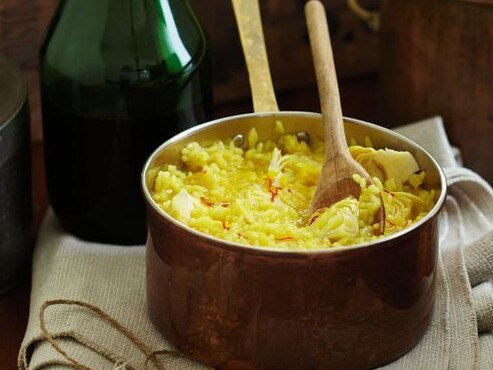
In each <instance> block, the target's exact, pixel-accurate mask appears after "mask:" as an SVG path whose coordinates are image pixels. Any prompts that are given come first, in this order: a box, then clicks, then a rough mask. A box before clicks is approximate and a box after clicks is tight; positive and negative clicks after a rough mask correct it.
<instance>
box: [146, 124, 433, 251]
mask: <svg viewBox="0 0 493 370" xmlns="http://www.w3.org/2000/svg"><path fill="white" fill-rule="evenodd" d="M276 130H277V131H278V132H282V131H283V127H282V125H278V126H276ZM352 144H354V145H351V146H350V150H351V153H352V154H353V157H355V158H356V160H358V161H359V162H360V163H361V164H362V165H363V166H364V167H365V168H367V170H368V171H369V173H370V175H372V176H375V177H373V184H371V185H367V184H366V183H365V181H364V180H363V179H362V178H360V177H358V176H354V180H355V181H357V182H358V183H359V184H360V186H361V188H362V192H361V196H360V197H359V199H355V198H354V197H348V198H346V199H344V200H341V201H340V202H337V203H335V204H333V205H332V206H330V207H328V208H326V209H322V210H319V211H318V212H316V213H315V214H313V215H310V214H308V208H309V206H310V202H311V200H312V198H313V195H314V193H315V189H316V186H317V184H318V181H319V176H320V170H321V165H322V160H323V152H324V146H323V143H322V142H321V141H317V140H312V142H311V143H310V145H308V144H307V143H306V142H303V141H298V139H297V137H296V136H295V135H291V134H283V135H281V136H280V138H279V140H278V141H277V142H274V141H270V140H266V141H260V140H259V138H258V135H257V132H256V131H255V129H252V130H251V131H250V132H249V134H248V136H247V144H246V146H247V148H246V149H243V148H239V147H237V146H236V145H235V144H234V143H233V141H230V142H221V141H218V142H215V143H213V144H212V145H209V146H207V147H203V146H201V145H200V144H198V143H196V142H193V143H190V144H188V145H187V146H186V147H184V148H183V149H182V151H181V162H182V164H181V166H180V168H178V167H176V166H174V165H169V164H168V165H160V166H158V167H155V168H152V169H151V175H152V176H154V182H153V185H152V189H151V195H152V198H153V199H154V201H155V202H156V204H157V205H158V206H159V207H160V208H161V209H163V210H164V211H165V212H167V213H168V214H169V215H171V216H172V217H174V218H175V219H177V220H178V221H180V222H182V223H184V224H186V225H188V226H189V227H191V228H193V229H195V230H198V231H200V232H202V233H205V234H209V235H212V236H215V237H218V238H221V239H224V240H228V241H232V242H236V243H241V244H246V245H254V246H265V247H269V248H276V249H281V250H299V249H303V250H316V249H327V248H330V247H334V246H345V245H351V244H355V243H362V242H368V241H371V240H373V239H376V238H379V237H383V236H387V235H390V234H392V233H395V232H396V231H399V230H402V229H403V228H406V227H408V226H409V225H411V224H413V223H415V222H416V221H418V220H419V219H421V218H422V217H423V216H425V215H426V214H427V213H428V212H429V211H430V210H431V208H432V207H433V205H434V204H435V199H436V196H437V193H438V192H437V191H436V190H433V189H424V188H423V187H422V183H423V180H424V177H425V173H424V172H422V171H419V170H418V171H415V172H414V170H413V169H412V170H411V171H413V172H412V173H409V175H407V174H406V175H405V176H404V178H398V179H396V178H386V176H385V174H384V173H382V171H381V170H382V168H381V166H379V165H375V161H374V160H373V159H372V158H373V157H374V156H375V155H376V153H377V151H376V150H375V149H372V148H371V147H369V146H371V142H370V141H369V139H367V140H366V143H365V144H366V145H367V146H368V147H363V146H359V145H356V144H355V143H352ZM395 153H397V152H395ZM380 154H381V153H380ZM397 154H398V153H397ZM412 160H414V159H412ZM396 173H397V172H396ZM396 177H398V176H397V175H396ZM379 194H381V196H382V198H383V200H384V205H385V213H386V224H385V232H384V234H383V235H380V236H378V235H376V234H377V230H378V224H375V215H376V213H377V212H378V211H379V207H380V204H381V202H380V197H379Z"/></svg>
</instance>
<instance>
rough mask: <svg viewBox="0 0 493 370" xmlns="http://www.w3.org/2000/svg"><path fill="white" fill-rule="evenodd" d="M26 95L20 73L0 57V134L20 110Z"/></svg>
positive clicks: (24, 83)
mask: <svg viewBox="0 0 493 370" xmlns="http://www.w3.org/2000/svg"><path fill="white" fill-rule="evenodd" d="M26 94H27V90H26V82H25V80H24V77H23V76H22V73H21V72H20V71H19V70H18V69H17V68H15V67H14V66H13V65H12V64H10V63H9V62H7V59H5V57H3V56H2V55H0V132H1V130H2V129H3V128H4V126H5V125H7V123H8V122H10V121H12V119H13V118H14V117H15V116H16V115H17V113H18V112H19V110H20V109H21V108H22V106H23V104H24V102H25V100H26Z"/></svg>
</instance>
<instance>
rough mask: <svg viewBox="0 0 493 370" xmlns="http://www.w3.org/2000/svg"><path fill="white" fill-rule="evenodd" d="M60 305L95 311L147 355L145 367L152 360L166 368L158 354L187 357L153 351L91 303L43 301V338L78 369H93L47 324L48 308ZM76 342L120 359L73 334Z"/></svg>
mask: <svg viewBox="0 0 493 370" xmlns="http://www.w3.org/2000/svg"><path fill="white" fill-rule="evenodd" d="M60 305H67V306H79V307H83V308H86V309H88V310H90V311H92V312H93V313H95V314H96V315H97V316H99V317H100V318H101V319H103V320H104V321H106V322H107V323H108V324H110V326H112V327H113V328H114V329H116V330H118V331H119V332H120V333H122V334H123V335H124V336H125V337H126V338H127V339H129V340H130V341H131V342H132V343H133V344H134V345H135V347H137V348H138V349H139V350H140V351H141V352H142V353H143V354H144V355H145V356H146V360H145V363H144V368H147V366H148V365H149V362H152V364H153V365H154V366H155V367H156V368H157V369H158V370H165V368H164V367H163V365H162V364H161V363H160V362H159V361H158V358H157V357H158V355H168V356H173V357H177V358H185V356H184V355H182V354H181V353H179V352H176V351H171V350H159V351H153V350H151V349H150V348H149V347H148V346H147V345H146V344H145V343H144V342H142V341H141V340H140V339H139V338H138V337H137V336H136V335H135V334H133V333H132V332H131V331H130V330H129V329H127V328H126V327H125V326H123V325H122V324H120V323H119V322H118V321H117V320H116V319H114V318H113V317H111V316H110V315H109V314H107V313H106V312H104V311H103V310H101V309H100V308H99V307H96V306H94V305H92V304H90V303H86V302H82V301H77V300H71V299H56V300H50V301H46V302H45V303H43V305H42V306H41V308H40V309H39V323H40V329H41V333H42V337H43V339H45V340H46V341H48V342H49V343H50V344H51V346H52V347H53V348H54V349H55V350H56V351H57V352H58V353H59V354H60V355H62V356H63V357H64V358H65V359H66V360H67V361H69V362H70V364H71V365H72V366H73V367H74V368H76V369H78V370H91V368H89V367H87V366H86V365H84V364H82V363H80V362H79V361H77V360H76V359H75V358H73V357H72V356H70V355H69V354H68V353H67V352H66V351H65V350H64V349H63V348H62V347H61V346H60V344H59V343H58V341H57V339H56V338H55V337H54V336H53V335H52V334H50V332H49V330H48V329H47V326H46V319H45V316H46V309H47V308H48V307H50V306H60ZM71 337H72V338H73V339H74V340H75V341H76V342H78V343H80V344H81V345H82V346H84V347H86V348H88V349H90V350H92V351H94V352H95V353H97V354H99V355H100V356H102V357H104V358H106V359H108V360H109V361H111V362H112V363H117V362H118V361H117V360H116V359H115V358H114V356H112V354H111V353H108V352H107V351H105V350H103V349H101V348H96V346H94V345H91V344H89V343H86V342H83V341H81V339H80V338H77V336H71ZM126 365H127V369H129V370H130V369H132V368H131V367H128V366H129V365H128V364H126Z"/></svg>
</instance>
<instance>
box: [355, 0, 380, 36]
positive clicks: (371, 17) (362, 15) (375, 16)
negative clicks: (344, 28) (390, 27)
mask: <svg viewBox="0 0 493 370" xmlns="http://www.w3.org/2000/svg"><path fill="white" fill-rule="evenodd" d="M347 5H348V7H349V9H350V10H351V11H352V12H353V13H354V14H355V15H356V16H357V17H358V18H359V19H361V20H362V21H363V22H365V23H366V25H367V26H368V28H369V29H370V30H372V31H373V32H377V31H378V30H379V28H380V13H379V12H374V11H370V10H367V9H365V8H363V7H362V6H361V5H360V3H359V2H358V0H347Z"/></svg>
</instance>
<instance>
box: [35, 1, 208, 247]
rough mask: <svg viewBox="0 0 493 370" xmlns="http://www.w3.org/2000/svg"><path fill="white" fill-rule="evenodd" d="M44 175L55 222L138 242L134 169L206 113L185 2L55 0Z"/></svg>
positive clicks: (197, 44)
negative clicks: (56, 3)
mask: <svg viewBox="0 0 493 370" xmlns="http://www.w3.org/2000/svg"><path fill="white" fill-rule="evenodd" d="M40 81H41V101H42V116H43V133H44V145H45V163H46V178H47V187H48V194H49V199H50V203H51V205H52V207H53V209H54V211H55V213H56V215H57V216H58V219H59V220H60V222H61V224H62V225H63V227H64V228H65V229H66V230H67V231H69V232H71V233H73V234H75V235H76V236H78V237H80V238H82V239H85V240H90V241H97V242H104V243H112V244H126V245H129V244H137V243H143V242H144V241H145V235H146V232H145V208H144V203H143V200H142V196H141V192H140V172H141V169H142V167H143V164H144V162H145V160H146V158H147V157H148V156H149V154H150V153H151V152H152V151H153V150H154V149H155V148H157V146H158V145H159V144H161V143H162V142H164V141H165V140H166V139H168V138H170V137H171V136H173V135H175V134H176V133H178V132H180V131H182V130H184V129H187V128H189V127H191V126H194V125H196V124H197V123H200V122H203V121H206V120H209V119H210V118H211V115H212V112H211V108H212V87H211V79H210V63H209V57H208V44H207V41H206V38H205V36H204V33H203V31H202V29H201V27H200V25H199V23H198V21H197V19H196V17H195V15H194V14H193V12H192V10H191V9H190V7H189V4H188V3H187V2H186V0H61V1H60V4H59V6H58V8H57V10H56V12H55V15H54V17H53V20H52V22H51V24H50V26H49V29H48V32H47V35H46V38H45V41H44V43H43V46H42V48H41V52H40Z"/></svg>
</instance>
